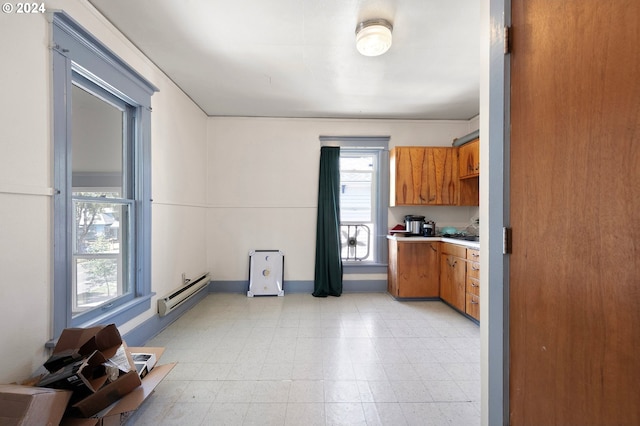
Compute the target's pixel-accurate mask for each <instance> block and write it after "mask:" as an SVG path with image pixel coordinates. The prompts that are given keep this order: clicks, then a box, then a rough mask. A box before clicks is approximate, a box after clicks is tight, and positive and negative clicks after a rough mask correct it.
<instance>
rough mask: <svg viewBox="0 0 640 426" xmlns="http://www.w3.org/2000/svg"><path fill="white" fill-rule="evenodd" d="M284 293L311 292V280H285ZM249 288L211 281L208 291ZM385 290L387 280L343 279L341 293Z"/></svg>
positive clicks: (235, 291)
mask: <svg viewBox="0 0 640 426" xmlns="http://www.w3.org/2000/svg"><path fill="white" fill-rule="evenodd" d="M283 289H284V294H285V295H286V294H287V293H313V281H311V280H298V281H285V282H284V284H283ZM248 290H249V283H248V281H211V283H209V292H210V293H246V292H247V291H248ZM386 291H387V280H344V281H342V292H343V293H384V292H386Z"/></svg>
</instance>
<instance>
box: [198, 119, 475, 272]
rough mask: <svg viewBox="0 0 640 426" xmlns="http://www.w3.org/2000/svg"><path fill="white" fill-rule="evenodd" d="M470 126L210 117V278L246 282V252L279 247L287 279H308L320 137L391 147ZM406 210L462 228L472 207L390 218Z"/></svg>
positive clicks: (429, 141) (460, 132) (440, 138)
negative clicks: (380, 141) (375, 140)
mask: <svg viewBox="0 0 640 426" xmlns="http://www.w3.org/2000/svg"><path fill="white" fill-rule="evenodd" d="M476 125H477V121H474V120H471V121H419V120H415V121H413V120H410V121H404V120H332V119H277V118H222V117H215V118H209V120H208V161H207V167H208V168H209V174H208V189H207V202H208V203H209V205H210V206H211V208H210V209H209V212H208V218H207V221H208V224H209V226H208V234H207V238H208V244H209V246H208V253H209V260H208V264H209V265H210V266H211V268H212V273H213V279H214V280H216V281H241V280H247V279H248V264H249V251H250V250H252V249H277V250H282V251H283V252H284V253H285V277H284V278H285V280H294V281H298V280H313V275H314V256H315V232H316V207H317V196H318V195H317V188H318V166H319V158H320V141H319V139H318V137H319V136H320V135H325V136H382V135H388V136H391V140H390V147H393V146H396V145H398V146H399V145H425V146H451V143H452V141H453V139H454V138H456V137H460V136H464V135H466V134H468V133H470V132H471V131H474V130H477V127H473V126H476ZM408 213H413V214H425V215H426V216H429V217H431V218H434V220H436V221H437V222H438V224H443V225H444V224H445V223H446V224H448V225H458V224H460V225H464V226H466V224H468V222H469V220H470V218H471V217H472V216H473V215H474V214H476V215H477V208H469V207H441V206H437V207H416V208H407V207H393V208H390V209H389V224H390V225H395V224H396V223H403V221H404V215H405V214H408ZM438 226H439V225H438ZM385 276H386V275H385ZM385 276H383V277H382V278H384V277H385Z"/></svg>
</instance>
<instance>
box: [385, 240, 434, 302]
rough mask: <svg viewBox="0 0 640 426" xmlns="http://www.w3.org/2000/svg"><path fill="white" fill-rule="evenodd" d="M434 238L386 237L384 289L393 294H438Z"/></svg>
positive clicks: (424, 295)
mask: <svg viewBox="0 0 640 426" xmlns="http://www.w3.org/2000/svg"><path fill="white" fill-rule="evenodd" d="M439 248H440V243H439V242H437V241H397V240H395V239H390V240H389V269H388V280H387V289H388V291H389V293H390V294H391V295H392V296H393V297H398V298H413V297H415V298H430V297H439V296H440V284H439V272H438V270H439V253H440V251H439Z"/></svg>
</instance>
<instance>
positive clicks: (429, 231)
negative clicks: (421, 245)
mask: <svg viewBox="0 0 640 426" xmlns="http://www.w3.org/2000/svg"><path fill="white" fill-rule="evenodd" d="M422 230H423V232H422V235H423V236H425V237H435V235H436V223H435V222H434V221H432V220H427V221H424V222H423V224H422Z"/></svg>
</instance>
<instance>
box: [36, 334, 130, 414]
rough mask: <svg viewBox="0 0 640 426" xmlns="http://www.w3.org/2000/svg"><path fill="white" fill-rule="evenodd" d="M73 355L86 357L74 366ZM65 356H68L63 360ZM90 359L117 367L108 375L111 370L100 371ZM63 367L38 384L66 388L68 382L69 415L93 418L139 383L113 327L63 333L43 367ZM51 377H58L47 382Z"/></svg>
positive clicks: (120, 338) (118, 335)
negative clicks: (70, 388)
mask: <svg viewBox="0 0 640 426" xmlns="http://www.w3.org/2000/svg"><path fill="white" fill-rule="evenodd" d="M76 353H77V354H80V355H82V356H83V357H86V358H85V359H84V360H83V361H80V363H81V365H79V366H77V365H76V364H77V363H78V362H77V361H76V362H73V358H74V357H75V355H74V354H76ZM67 354H69V357H68V358H67V359H65V356H66V355H67ZM92 359H93V360H94V361H96V360H98V359H101V360H102V362H103V363H104V362H105V361H106V362H107V363H110V364H112V365H113V366H115V367H116V370H115V374H114V375H111V374H110V373H113V368H110V369H107V368H105V369H102V370H100V368H99V367H97V365H96V363H94V362H92V361H91V360H92ZM107 360H108V361H107ZM68 362H70V364H67V363H68ZM65 364H67V366H66V367H63V369H62V370H58V371H56V372H55V373H52V374H50V375H49V376H45V377H43V378H42V380H41V382H40V383H44V384H47V386H55V387H59V388H60V387H61V388H69V387H71V386H69V385H68V384H70V383H73V384H74V385H75V386H74V387H73V390H74V393H73V395H72V397H71V402H70V407H69V410H68V414H69V415H72V416H76V417H90V416H93V415H95V414H96V413H98V412H100V411H101V410H103V409H104V408H106V407H108V406H109V405H111V404H113V403H114V402H116V401H118V400H119V399H120V398H122V397H123V396H125V395H127V394H128V393H129V392H131V391H133V390H134V389H135V388H137V387H138V386H140V384H141V382H140V377H139V376H138V373H137V372H136V370H135V366H134V364H133V360H132V359H131V355H130V353H129V351H127V350H126V346H125V344H124V342H123V341H122V337H121V336H120V332H119V331H118V329H117V327H116V326H115V324H110V325H106V326H97V327H91V328H67V329H65V330H63V331H62V334H61V335H60V338H59V339H58V342H57V343H56V346H55V348H54V349H53V354H52V356H51V357H50V358H49V360H48V361H47V362H46V363H45V366H46V367H47V366H48V367H47V368H54V367H52V365H53V366H55V367H59V366H60V365H65ZM76 367H77V368H76ZM51 375H53V376H57V377H54V378H53V382H51V383H49V382H48V381H49V380H50V376H51ZM110 376H111V377H110ZM108 379H110V380H111V381H108Z"/></svg>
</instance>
